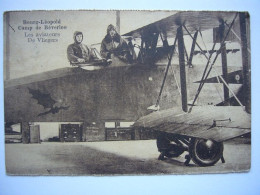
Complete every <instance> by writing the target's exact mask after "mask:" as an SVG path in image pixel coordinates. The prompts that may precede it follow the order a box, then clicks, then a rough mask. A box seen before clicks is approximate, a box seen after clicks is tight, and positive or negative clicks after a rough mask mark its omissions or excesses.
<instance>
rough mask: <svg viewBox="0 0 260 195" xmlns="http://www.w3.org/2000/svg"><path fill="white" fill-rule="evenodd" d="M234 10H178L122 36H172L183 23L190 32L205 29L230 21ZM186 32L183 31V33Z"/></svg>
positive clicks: (233, 15)
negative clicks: (162, 34)
mask: <svg viewBox="0 0 260 195" xmlns="http://www.w3.org/2000/svg"><path fill="white" fill-rule="evenodd" d="M235 15H236V12H213V11H200V12H199V11H184V12H178V13H176V14H174V15H171V16H169V17H167V18H164V19H162V20H159V21H157V22H154V23H151V24H148V25H146V26H143V27H141V28H138V29H136V30H133V31H131V32H128V33H126V34H124V35H123V36H132V37H133V38H140V37H142V36H144V35H145V34H147V33H158V32H162V33H164V34H165V35H167V37H174V35H176V33H177V28H178V27H179V26H180V25H183V24H184V25H185V26H186V27H187V29H188V30H189V32H190V33H191V34H192V33H194V32H195V31H196V30H201V31H203V30H207V29H212V28H214V27H218V26H219V24H220V21H227V23H229V22H231V21H232V20H233V18H234V17H235ZM185 33H186V32H184V34H185Z"/></svg>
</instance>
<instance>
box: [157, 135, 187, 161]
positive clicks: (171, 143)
mask: <svg viewBox="0 0 260 195" xmlns="http://www.w3.org/2000/svg"><path fill="white" fill-rule="evenodd" d="M156 143H157V148H158V151H159V152H161V154H160V156H159V157H158V159H159V160H164V157H167V158H173V157H178V156H180V155H181V154H182V153H183V152H184V151H185V150H187V148H185V147H184V146H183V145H182V144H181V143H180V142H179V140H177V139H176V138H174V137H172V136H170V135H167V134H160V135H159V136H158V137H157V142H156Z"/></svg>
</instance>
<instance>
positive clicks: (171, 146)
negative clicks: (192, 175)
mask: <svg viewBox="0 0 260 195" xmlns="http://www.w3.org/2000/svg"><path fill="white" fill-rule="evenodd" d="M157 148H158V151H159V152H160V156H159V157H158V160H164V159H165V157H167V158H173V157H178V156H180V155H181V154H182V153H183V152H184V151H188V152H189V154H187V155H186V156H185V159H186V161H185V163H184V164H185V165H186V166H187V165H188V164H189V162H190V160H192V161H193V162H194V163H195V164H197V165H199V166H202V167H206V166H212V165H214V164H216V163H217V162H218V161H219V160H220V159H221V161H222V163H225V160H224V157H223V150H224V146H223V142H216V141H214V140H211V139H201V138H184V137H182V136H178V137H177V136H174V135H171V134H167V133H162V134H159V135H158V137H157Z"/></svg>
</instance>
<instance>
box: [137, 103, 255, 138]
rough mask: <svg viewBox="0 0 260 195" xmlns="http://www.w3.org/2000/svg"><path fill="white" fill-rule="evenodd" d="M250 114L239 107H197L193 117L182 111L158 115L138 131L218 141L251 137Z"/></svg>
mask: <svg viewBox="0 0 260 195" xmlns="http://www.w3.org/2000/svg"><path fill="white" fill-rule="evenodd" d="M250 120H251V119H250V114H248V113H246V112H245V111H244V110H243V109H242V108H241V107H239V106H223V107H222V106H197V107H194V109H193V110H192V112H191V113H185V112H183V111H182V110H181V109H175V108H173V109H168V110H164V111H157V112H154V113H152V114H149V115H147V116H144V117H142V118H140V119H139V120H138V121H136V123H135V124H134V126H135V127H139V128H146V129H153V130H158V131H163V132H167V133H172V134H179V135H185V136H190V137H198V138H205V139H214V140H216V141H225V140H228V139H231V138H234V137H238V136H241V135H244V134H246V133H249V132H250V131H251V127H250Z"/></svg>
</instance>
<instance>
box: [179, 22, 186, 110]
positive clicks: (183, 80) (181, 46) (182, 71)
mask: <svg viewBox="0 0 260 195" xmlns="http://www.w3.org/2000/svg"><path fill="white" fill-rule="evenodd" d="M177 38H178V51H179V65H180V80H181V99H182V110H183V111H184V112H187V111H188V104H187V87H186V72H185V58H184V55H185V50H184V40H183V31H182V26H180V27H179V28H178V29H177Z"/></svg>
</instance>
